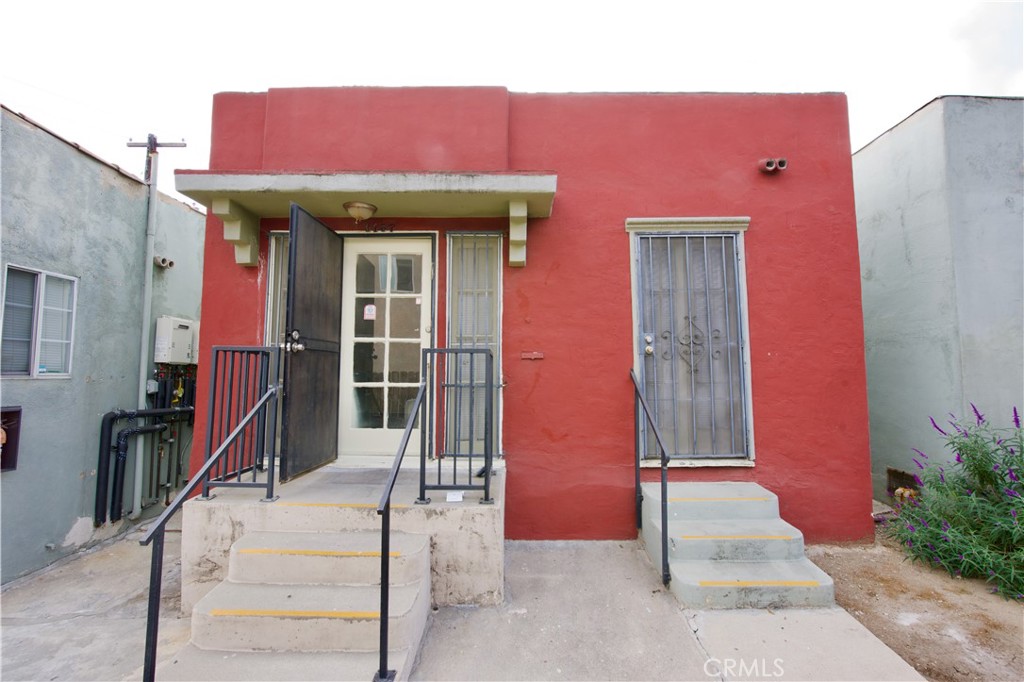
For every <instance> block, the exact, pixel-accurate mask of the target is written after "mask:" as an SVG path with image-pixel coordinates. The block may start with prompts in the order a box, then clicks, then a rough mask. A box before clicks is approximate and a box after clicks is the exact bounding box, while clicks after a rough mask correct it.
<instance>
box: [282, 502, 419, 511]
mask: <svg viewBox="0 0 1024 682" xmlns="http://www.w3.org/2000/svg"><path fill="white" fill-rule="evenodd" d="M277 506H279V507H338V508H340V509H376V508H377V505H375V504H372V503H370V502H278V503H277ZM408 506H409V505H407V504H393V505H391V508H392V509H405V508H406V507H408Z"/></svg>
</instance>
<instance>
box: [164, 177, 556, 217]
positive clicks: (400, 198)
mask: <svg viewBox="0 0 1024 682" xmlns="http://www.w3.org/2000/svg"><path fill="white" fill-rule="evenodd" d="M557 179H558V176H557V175H554V174H547V173H535V172H510V173H419V172H373V171H368V172H361V173H250V172H234V173H232V172H219V171H178V172H177V173H176V174H175V178H174V180H175V189H177V191H178V192H180V193H182V194H184V195H185V196H187V197H189V198H191V199H194V200H195V201H197V202H199V203H200V204H203V205H204V206H206V207H207V208H209V209H210V210H211V211H213V212H214V213H217V212H218V211H217V210H216V207H215V205H214V204H215V202H218V200H220V201H219V202H218V203H220V204H221V205H224V202H226V201H230V202H231V203H232V204H233V205H234V206H236V207H237V208H239V209H241V211H243V212H245V213H248V214H249V215H251V216H253V217H255V218H257V219H258V218H280V217H287V216H288V209H289V205H290V204H291V202H295V203H297V204H300V205H301V206H302V207H303V208H305V209H306V210H308V211H310V212H311V213H313V214H314V215H318V216H323V217H328V216H344V215H345V209H344V208H342V204H344V203H345V202H346V201H365V202H369V203H371V204H374V205H375V206H377V212H376V214H375V216H374V217H378V218H388V217H394V218H399V217H403V218H493V217H507V216H508V215H509V206H510V204H512V203H513V202H525V204H526V215H527V217H528V218H546V217H548V216H550V215H551V207H552V203H553V202H554V197H555V186H556V183H557Z"/></svg>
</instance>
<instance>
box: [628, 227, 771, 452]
mask: <svg viewBox="0 0 1024 682" xmlns="http://www.w3.org/2000/svg"><path fill="white" fill-rule="evenodd" d="M749 226H750V218H749V217H747V216H739V217H667V218H627V219H626V221H625V228H626V233H627V234H628V235H629V261H630V289H631V298H632V315H633V320H632V323H633V324H632V329H631V333H632V335H633V344H632V345H633V365H632V366H633V370H634V371H635V372H636V373H637V376H642V369H641V366H640V363H641V354H642V348H641V345H642V344H641V342H640V309H639V304H638V300H639V299H638V291H639V289H638V287H640V286H641V282H640V269H639V253H638V251H637V245H638V243H639V237H643V236H654V237H669V236H673V235H677V236H687V237H697V236H702V235H704V236H709V237H712V236H714V237H720V236H724V235H731V236H734V237H735V239H736V258H737V270H736V278H737V282H736V284H737V287H738V289H739V298H740V311H739V312H740V315H739V323H740V329H741V333H742V339H743V345H742V353H741V355H740V358H741V362H742V371H743V391H744V403H745V405H744V415H743V416H744V428H745V430H746V437H747V454H746V457H735V458H709V457H698V458H683V457H672V458H670V459H669V466H670V467H752V466H754V461H755V454H756V450H755V440H754V405H753V402H754V401H753V388H752V382H751V367H750V326H749V299H748V297H747V268H746V251H745V245H744V236H745V234H746V231H747V228H748V227H749ZM640 466H641V467H659V466H661V463H660V460H659V459H647V458H645V459H642V460H641V463H640Z"/></svg>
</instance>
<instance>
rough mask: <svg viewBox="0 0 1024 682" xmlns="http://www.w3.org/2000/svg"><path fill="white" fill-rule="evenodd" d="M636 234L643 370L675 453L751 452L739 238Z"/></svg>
mask: <svg viewBox="0 0 1024 682" xmlns="http://www.w3.org/2000/svg"><path fill="white" fill-rule="evenodd" d="M636 239H637V240H638V242H637V257H638V263H637V265H638V274H639V291H638V296H637V298H638V301H637V303H638V307H639V311H638V312H639V315H638V317H639V322H640V329H639V330H638V334H639V339H638V344H637V345H638V348H639V349H640V353H641V354H640V368H641V375H642V380H643V384H644V390H645V394H646V397H647V400H648V403H649V404H650V405H651V407H652V409H653V411H654V417H655V419H656V421H657V423H658V427H659V429H660V430H661V431H662V433H663V434H664V436H665V438H666V441H667V442H666V445H668V446H669V447H670V448H671V449H672V450H673V452H671V453H670V455H671V456H672V457H675V458H683V459H691V458H719V457H721V458H726V457H727V458H735V457H746V456H747V450H748V448H747V437H746V428H745V415H746V410H745V401H746V395H745V391H744V385H745V384H744V377H743V371H744V368H743V338H742V324H741V319H742V317H741V312H742V311H741V307H740V306H741V305H742V301H741V297H740V288H739V279H738V270H739V268H738V251H737V236H736V235H732V234H709V235H689V234H686V235H638V236H637V237H636ZM650 438H653V434H647V438H645V439H644V442H645V444H646V443H647V440H648V439H650ZM648 452H649V454H651V455H652V456H653V454H654V452H655V448H654V447H653V446H652V447H651V448H649V449H648Z"/></svg>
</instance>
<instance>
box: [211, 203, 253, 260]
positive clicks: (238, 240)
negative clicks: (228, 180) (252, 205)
mask: <svg viewBox="0 0 1024 682" xmlns="http://www.w3.org/2000/svg"><path fill="white" fill-rule="evenodd" d="M210 211H211V212H212V213H213V214H214V215H215V216H217V217H218V218H220V219H221V220H222V221H224V241H228V242H231V243H232V244H233V245H234V247H235V263H237V264H238V265H256V264H257V263H258V262H259V257H260V239H259V238H260V220H259V218H257V217H256V216H255V215H253V214H252V213H250V212H249V211H247V210H245V209H244V208H242V207H241V206H240V205H239V204H237V203H235V202H234V201H232V200H231V199H214V200H213V202H212V203H211V206H210Z"/></svg>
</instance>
